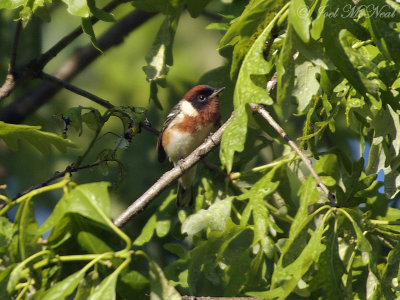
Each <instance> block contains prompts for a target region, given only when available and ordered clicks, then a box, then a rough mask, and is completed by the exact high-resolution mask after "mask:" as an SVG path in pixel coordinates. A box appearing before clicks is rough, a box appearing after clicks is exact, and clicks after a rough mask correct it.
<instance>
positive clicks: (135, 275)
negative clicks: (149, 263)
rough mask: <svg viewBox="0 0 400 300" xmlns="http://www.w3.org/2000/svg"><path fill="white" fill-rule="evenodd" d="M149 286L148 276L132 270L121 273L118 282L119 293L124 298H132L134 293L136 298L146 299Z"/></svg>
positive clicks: (139, 299)
mask: <svg viewBox="0 0 400 300" xmlns="http://www.w3.org/2000/svg"><path fill="white" fill-rule="evenodd" d="M149 286H150V282H149V279H148V278H146V277H145V276H143V275H142V274H140V273H139V272H137V271H130V272H128V273H125V274H121V275H120V277H119V279H118V282H117V293H118V295H119V296H121V297H123V298H124V299H130V298H131V297H132V295H135V299H136V298H137V299H138V300H146V299H148V296H146V293H147V292H148V290H149ZM147 295H148V294H147Z"/></svg>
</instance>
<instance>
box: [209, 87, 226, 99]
mask: <svg viewBox="0 0 400 300" xmlns="http://www.w3.org/2000/svg"><path fill="white" fill-rule="evenodd" d="M224 89H225V87H222V88H219V89H216V90H215V91H214V92H213V93H212V94H211V96H210V98H209V99H212V98H214V97H216V96H218V95H219V93H221V92H222V91H223V90H224Z"/></svg>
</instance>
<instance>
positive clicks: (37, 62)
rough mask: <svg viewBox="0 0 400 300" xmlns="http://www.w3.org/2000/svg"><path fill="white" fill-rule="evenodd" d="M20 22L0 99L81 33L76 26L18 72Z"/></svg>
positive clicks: (113, 3) (107, 8) (112, 4)
mask: <svg viewBox="0 0 400 300" xmlns="http://www.w3.org/2000/svg"><path fill="white" fill-rule="evenodd" d="M125 2H128V0H114V1H111V2H110V3H109V4H108V5H106V6H105V7H104V8H103V10H104V11H106V12H110V11H112V10H113V9H115V8H116V7H117V6H118V5H120V4H122V3H125ZM97 21H98V19H97V18H96V17H91V22H92V24H95V23H96V22H97ZM21 27H22V22H21V20H19V21H18V23H17V28H16V32H15V37H14V42H13V47H12V52H11V59H10V68H9V72H8V75H7V77H6V80H5V81H4V83H3V85H2V86H1V87H0V100H1V99H4V98H6V97H8V96H9V95H10V94H11V92H12V91H13V90H14V89H15V88H16V86H17V84H18V83H19V82H21V81H23V80H26V79H32V78H34V77H35V75H36V74H38V73H39V72H40V71H41V70H42V69H43V68H44V67H45V65H46V64H47V63H48V62H49V61H50V60H51V59H53V58H54V57H56V56H57V54H59V53H60V52H61V51H62V50H63V49H64V48H66V47H67V46H68V45H69V44H71V42H72V41H74V40H75V39H76V38H77V37H79V36H80V35H81V34H82V33H83V30H82V27H81V26H78V27H77V28H75V29H74V30H73V31H72V32H71V33H69V34H67V35H66V36H65V37H63V38H62V39H61V40H60V41H58V42H57V43H56V44H55V45H54V46H53V47H51V48H50V49H49V50H47V51H46V52H44V53H43V54H41V55H40V56H39V57H37V58H34V59H32V60H31V61H30V62H29V63H28V64H27V65H26V66H24V67H23V68H21V70H20V72H18V76H17V70H16V66H15V61H16V53H17V47H18V37H19V34H20V31H21Z"/></svg>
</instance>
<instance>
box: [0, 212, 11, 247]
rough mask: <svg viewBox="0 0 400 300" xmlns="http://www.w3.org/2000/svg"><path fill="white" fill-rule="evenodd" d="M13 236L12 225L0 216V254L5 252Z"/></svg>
mask: <svg viewBox="0 0 400 300" xmlns="http://www.w3.org/2000/svg"><path fill="white" fill-rule="evenodd" d="M12 234H13V223H11V222H10V221H9V220H8V219H7V218H6V217H3V216H0V253H4V252H5V251H7V247H8V246H9V244H10V241H11V239H12Z"/></svg>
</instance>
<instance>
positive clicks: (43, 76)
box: [39, 72, 114, 108]
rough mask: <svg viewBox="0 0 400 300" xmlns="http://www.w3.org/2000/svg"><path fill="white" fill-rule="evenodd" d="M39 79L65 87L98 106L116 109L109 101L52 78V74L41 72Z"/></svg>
mask: <svg viewBox="0 0 400 300" xmlns="http://www.w3.org/2000/svg"><path fill="white" fill-rule="evenodd" d="M39 77H40V78H41V79H44V80H47V81H50V82H53V83H55V84H56V85H58V86H61V87H64V88H65V89H67V90H69V91H71V92H73V93H75V94H78V95H81V96H83V97H85V98H88V99H90V100H92V101H93V102H96V103H97V104H99V105H101V106H103V107H105V108H114V105H112V104H111V103H110V102H108V101H107V100H104V99H102V98H100V97H98V96H96V95H94V94H92V93H89V92H87V91H85V90H83V89H81V88H79V87H77V86H74V85H72V84H70V83H69V82H67V81H65V80H61V79H59V78H57V77H55V76H52V75H50V74H47V73H45V72H41V73H40V75H39Z"/></svg>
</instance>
